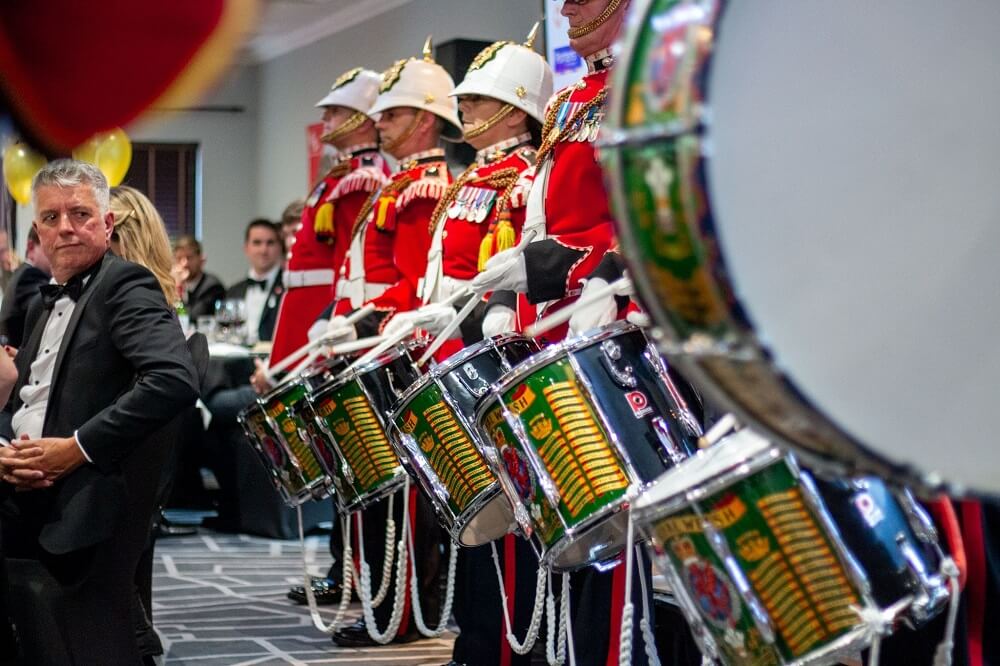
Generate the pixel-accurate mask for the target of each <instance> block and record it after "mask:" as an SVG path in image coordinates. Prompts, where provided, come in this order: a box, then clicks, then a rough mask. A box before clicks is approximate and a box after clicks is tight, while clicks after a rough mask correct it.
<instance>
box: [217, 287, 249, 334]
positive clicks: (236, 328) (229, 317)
mask: <svg viewBox="0 0 1000 666" xmlns="http://www.w3.org/2000/svg"><path fill="white" fill-rule="evenodd" d="M246 319H247V305H246V302H245V301H244V300H243V299H240V298H227V299H225V300H223V301H220V302H219V306H218V308H217V309H216V312H215V320H216V322H218V324H219V326H220V327H221V330H220V332H219V336H220V338H222V339H223V340H225V341H226V342H231V343H233V344H237V345H241V344H243V343H244V337H245V336H244V332H243V330H242V328H241V327H242V326H243V323H244V322H245V321H246Z"/></svg>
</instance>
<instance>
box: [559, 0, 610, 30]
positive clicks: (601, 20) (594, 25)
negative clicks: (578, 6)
mask: <svg viewBox="0 0 1000 666" xmlns="http://www.w3.org/2000/svg"><path fill="white" fill-rule="evenodd" d="M621 4H622V0H611V2H609V3H608V6H607V7H605V8H604V11H603V12H601V13H600V14H599V15H598V16H597V18H595V19H594V20H593V21H590V22H589V23H584V24H583V25H580V26H577V27H575V28H570V29H569V31H568V32H567V33H566V34H567V35H569V38H570V39H579V38H580V37H583V36H585V35H589V34H590V33H592V32H594V31H595V30H597V29H598V28H600V27H601V26H602V25H604V24H605V23H607V22H608V19H610V18H611V17H612V16H613V15H614V13H615V12H616V11H618V8H619V7H621Z"/></svg>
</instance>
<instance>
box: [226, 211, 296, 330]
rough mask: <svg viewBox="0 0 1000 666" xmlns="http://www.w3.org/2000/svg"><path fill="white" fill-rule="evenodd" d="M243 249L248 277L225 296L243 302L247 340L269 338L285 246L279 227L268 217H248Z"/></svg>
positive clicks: (278, 299)
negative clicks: (248, 265) (266, 218)
mask: <svg viewBox="0 0 1000 666" xmlns="http://www.w3.org/2000/svg"><path fill="white" fill-rule="evenodd" d="M243 253H244V254H245V255H246V257H247V262H248V263H249V264H250V270H249V271H248V275H247V278H246V279H245V280H241V281H239V282H237V283H236V284H234V285H233V286H231V287H230V288H229V290H228V291H226V298H235V299H241V300H243V301H245V302H246V315H247V319H246V326H247V342H248V343H249V344H254V343H255V342H259V341H269V340H270V339H271V337H272V336H273V335H274V322H275V321H277V318H278V305H280V304H281V295H282V293H284V286H283V285H282V282H281V267H282V260H283V257H284V256H285V246H284V244H283V242H282V236H281V227H279V226H278V225H277V224H275V223H274V222H271V221H270V220H265V219H263V218H257V219H255V220H251V221H250V223H249V224H248V225H247V228H246V231H245V232H244V234H243Z"/></svg>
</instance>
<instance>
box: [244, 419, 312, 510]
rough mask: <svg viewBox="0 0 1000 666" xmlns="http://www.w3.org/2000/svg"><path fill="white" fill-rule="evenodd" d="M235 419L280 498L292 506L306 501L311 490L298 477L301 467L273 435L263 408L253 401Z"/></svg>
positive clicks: (300, 477)
mask: <svg viewBox="0 0 1000 666" xmlns="http://www.w3.org/2000/svg"><path fill="white" fill-rule="evenodd" d="M236 418H237V421H238V422H239V424H240V426H242V428H243V432H244V433H245V434H246V437H247V441H248V443H249V444H250V446H251V447H252V448H253V449H254V452H255V453H256V454H257V457H258V459H259V460H260V461H261V464H262V465H263V466H264V469H265V470H266V471H267V475H268V478H269V479H271V482H272V483H273V484H274V487H275V490H277V491H278V493H279V494H280V495H281V498H282V500H284V502H285V503H286V504H288V505H289V506H296V505H299V504H302V503H303V502H305V501H307V500H309V499H310V498H311V497H312V493H311V492H310V491H309V488H308V486H307V484H306V481H305V479H303V478H302V470H301V469H300V468H299V466H298V463H297V462H296V461H295V458H294V457H293V456H292V453H291V451H289V450H288V449H287V448H286V446H285V444H284V442H283V441H282V439H281V438H280V437H278V436H277V431H276V430H275V429H274V425H273V423H271V422H270V421H269V420H268V418H267V414H266V413H265V412H264V408H263V407H262V406H261V405H260V404H259V403H257V402H254V403H253V404H251V405H250V406H249V407H247V408H246V409H244V410H243V411H242V412H240V413H239V415H237V417H236ZM278 458H280V460H278Z"/></svg>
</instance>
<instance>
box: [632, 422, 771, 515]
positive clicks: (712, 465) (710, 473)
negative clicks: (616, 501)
mask: <svg viewBox="0 0 1000 666" xmlns="http://www.w3.org/2000/svg"><path fill="white" fill-rule="evenodd" d="M771 446H772V444H771V443H770V442H769V441H767V440H766V439H764V438H763V437H761V436H760V435H758V434H757V433H755V432H753V431H752V430H751V429H750V428H744V429H743V430H740V431H738V432H735V433H733V434H732V435H729V436H728V437H725V438H724V439H722V440H720V441H719V442H718V443H716V444H714V445H713V446H710V447H709V448H707V449H703V450H701V451H698V452H697V453H696V454H695V455H693V456H691V457H690V458H688V459H687V460H684V461H682V462H681V463H679V464H678V465H677V466H676V467H674V468H673V469H671V470H668V471H666V472H664V473H663V475H662V476H660V478H658V479H657V480H656V483H654V484H653V485H652V486H651V487H650V488H649V489H648V490H646V491H645V492H643V493H642V495H640V496H639V499H638V500H636V502H635V508H636V510H637V511H640V512H641V511H642V510H643V509H645V508H647V507H655V506H659V505H661V504H663V503H664V502H665V501H667V500H669V499H671V498H674V497H678V496H681V495H684V494H686V493H687V492H688V491H690V490H693V489H695V488H698V487H699V486H703V485H705V484H706V483H707V482H709V481H711V480H712V479H715V478H717V477H719V476H720V475H722V474H725V473H726V472H729V471H731V470H733V469H736V468H737V467H739V466H740V465H742V464H745V463H747V462H749V461H750V460H752V459H753V458H755V457H757V456H759V455H760V454H762V453H764V452H765V451H767V450H768V449H769V448H771Z"/></svg>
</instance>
